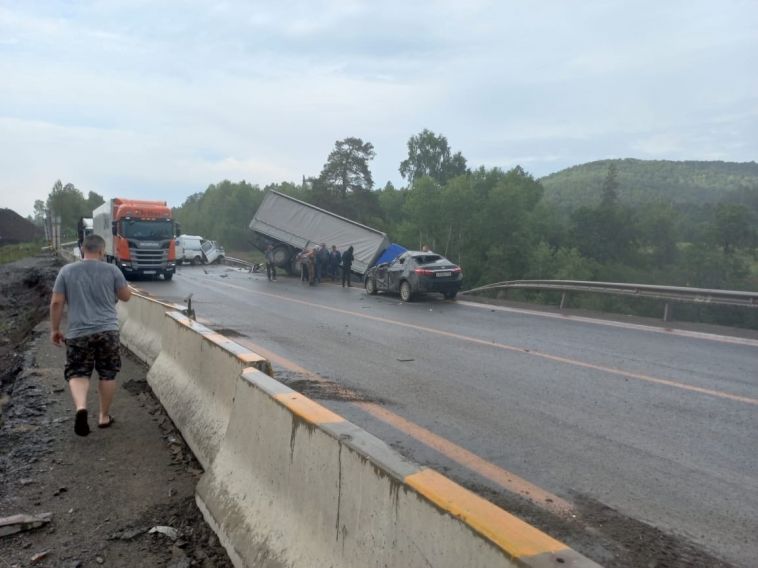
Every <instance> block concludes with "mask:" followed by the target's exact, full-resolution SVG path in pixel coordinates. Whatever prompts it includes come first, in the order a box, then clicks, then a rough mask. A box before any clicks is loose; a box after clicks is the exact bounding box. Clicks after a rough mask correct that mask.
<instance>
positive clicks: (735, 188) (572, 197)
mask: <svg viewBox="0 0 758 568" xmlns="http://www.w3.org/2000/svg"><path fill="white" fill-rule="evenodd" d="M612 163H614V164H616V168H617V181H618V183H619V187H618V196H619V200H620V201H621V202H622V203H624V204H626V205H639V204H644V203H650V202H655V201H661V200H662V201H666V202H673V203H692V204H704V203H717V202H724V201H726V202H732V203H739V204H742V205H747V206H749V207H751V208H753V209H758V163H756V162H744V163H738V162H673V161H668V160H634V159H624V160H600V161H597V162H589V163H587V164H581V165H579V166H573V167H571V168H567V169H565V170H561V171H559V172H556V173H554V174H550V175H549V176H546V177H544V178H542V179H541V180H540V182H541V183H542V185H543V186H544V188H545V195H544V199H545V200H546V201H547V202H549V203H553V204H555V205H558V206H560V207H565V208H568V209H576V208H578V207H582V206H589V207H593V206H595V205H597V204H598V203H599V201H600V195H601V187H602V185H603V181H604V180H605V178H606V176H607V175H608V168H609V166H610V165H611V164H612Z"/></svg>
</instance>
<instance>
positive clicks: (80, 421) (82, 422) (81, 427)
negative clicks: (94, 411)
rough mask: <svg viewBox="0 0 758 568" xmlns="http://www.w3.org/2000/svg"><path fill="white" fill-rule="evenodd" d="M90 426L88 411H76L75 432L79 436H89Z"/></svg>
mask: <svg viewBox="0 0 758 568" xmlns="http://www.w3.org/2000/svg"><path fill="white" fill-rule="evenodd" d="M89 431H90V430H89V424H88V423H87V411H86V410H85V409H82V410H77V411H76V419H75V420H74V432H75V433H76V435H77V436H87V435H89Z"/></svg>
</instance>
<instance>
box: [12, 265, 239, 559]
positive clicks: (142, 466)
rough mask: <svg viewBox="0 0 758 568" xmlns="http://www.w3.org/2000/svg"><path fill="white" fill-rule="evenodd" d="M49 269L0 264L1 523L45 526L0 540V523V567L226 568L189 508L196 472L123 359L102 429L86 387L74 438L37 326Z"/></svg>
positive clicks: (57, 360) (52, 268)
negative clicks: (83, 416) (85, 418)
mask: <svg viewBox="0 0 758 568" xmlns="http://www.w3.org/2000/svg"><path fill="white" fill-rule="evenodd" d="M58 268H59V263H58V261H57V260H56V259H55V258H52V257H35V258H33V259H25V260H23V261H19V262H16V263H12V264H9V265H5V266H2V267H0V283H2V284H0V322H2V325H3V330H2V334H1V337H2V340H1V341H2V342H1V343H0V376H2V383H1V384H0V519H3V518H7V517H10V516H12V515H18V514H25V515H36V516H39V515H44V516H45V517H46V518H47V519H49V520H47V521H46V522H43V523H42V526H39V527H36V528H33V529H29V530H22V531H20V532H17V533H15V534H10V535H5V536H3V534H4V533H7V532H9V531H8V529H7V527H6V528H3V526H2V524H3V523H2V520H0V550H2V553H1V554H0V560H2V563H0V568H7V567H19V568H20V567H26V566H32V565H34V566H43V567H45V566H48V567H52V566H56V567H58V566H60V567H68V568H74V567H85V566H100V565H104V566H111V567H124V568H134V567H135V566H169V567H171V568H187V567H190V566H200V567H203V568H210V567H227V566H231V563H230V562H229V560H228V557H227V556H226V553H225V551H224V550H223V548H222V547H221V546H220V545H219V543H218V539H217V538H216V536H215V535H214V534H213V532H212V531H211V530H210V528H209V527H208V526H207V525H206V524H205V522H204V520H203V518H202V515H201V514H200V512H199V510H198V509H197V507H196V506H195V501H194V489H195V485H196V483H197V480H198V477H199V476H200V475H201V473H202V471H201V468H200V466H199V464H198V463H197V462H196V461H195V459H194V457H193V455H192V453H191V452H190V451H189V449H188V448H187V446H186V445H185V444H184V441H183V440H182V437H181V435H180V434H179V432H178V431H177V430H176V429H175V428H174V426H173V424H172V422H171V420H170V419H169V418H168V416H166V414H165V413H164V411H163V408H162V407H161V405H160V403H159V402H158V401H157V400H156V399H155V397H154V396H153V395H152V392H151V391H150V388H149V386H148V385H147V382H146V381H145V373H146V369H145V367H144V366H143V365H141V363H139V362H138V361H136V360H135V359H133V358H132V357H131V356H130V355H129V354H128V353H126V352H124V353H122V357H123V369H122V372H121V374H120V375H119V379H118V380H119V384H120V386H121V388H119V390H118V392H117V394H116V399H115V401H114V405H113V409H112V415H113V417H114V418H115V422H114V424H113V426H112V427H110V428H108V429H102V430H101V429H98V428H95V427H94V423H93V414H94V415H96V410H97V402H96V389H95V388H94V387H95V386H96V385H95V383H96V381H93V388H91V389H90V398H89V404H90V425H91V426H92V427H93V432H92V433H91V434H90V435H89V436H87V437H86V438H82V437H79V436H76V435H74V432H73V409H72V406H71V401H70V396H69V393H68V391H67V389H66V385H65V382H64V381H63V363H64V359H65V352H64V350H63V349H61V348H57V347H55V346H53V345H52V344H51V343H50V341H49V338H48V337H49V322H48V321H47V319H46V315H47V309H48V303H49V297H50V289H51V287H52V284H53V281H54V278H55V275H56V274H57V271H58ZM15 526H20V525H18V524H16V525H15ZM156 527H158V528H156ZM151 530H153V532H150V531H151Z"/></svg>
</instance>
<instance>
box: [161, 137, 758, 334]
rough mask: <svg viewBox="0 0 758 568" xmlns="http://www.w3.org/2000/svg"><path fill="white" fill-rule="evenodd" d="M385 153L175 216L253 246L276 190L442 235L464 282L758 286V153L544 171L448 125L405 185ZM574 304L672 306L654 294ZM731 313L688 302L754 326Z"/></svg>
mask: <svg viewBox="0 0 758 568" xmlns="http://www.w3.org/2000/svg"><path fill="white" fill-rule="evenodd" d="M374 156H375V153H374V149H373V146H372V145H371V144H370V143H367V142H364V141H362V140H361V139H358V138H347V139H345V140H340V141H337V142H336V143H335V146H334V149H333V150H332V152H331V153H330V154H329V155H328V156H327V158H326V162H325V164H324V167H323V169H322V171H321V173H320V174H319V175H318V176H315V177H312V178H307V179H304V180H303V182H302V183H290V182H283V183H276V184H271V185H268V186H265V187H259V186H256V185H251V184H249V183H246V182H244V181H242V182H230V181H227V180H225V181H222V182H220V183H217V184H213V185H211V186H210V187H208V188H207V189H206V190H205V191H204V192H202V193H196V194H194V195H192V196H190V197H189V198H188V199H187V200H186V201H185V202H184V204H182V206H181V207H179V208H177V209H176V216H177V218H178V219H179V220H180V221H181V223H182V226H183V228H184V230H185V232H187V233H193V234H200V235H203V236H206V237H208V238H213V239H216V240H218V241H220V242H221V243H222V244H223V245H224V246H226V248H227V249H231V250H239V251H242V250H246V249H249V248H250V245H249V244H248V243H249V234H248V228H247V227H248V224H249V222H250V219H251V218H252V217H253V214H254V213H255V211H256V209H257V207H258V205H259V204H260V202H261V200H262V199H263V194H264V192H265V191H266V190H269V189H274V190H277V191H281V192H283V193H287V194H289V195H292V196H293V197H296V198H298V199H302V200H303V201H307V202H309V203H313V204H314V205H317V206H319V207H322V208H324V209H327V210H329V211H333V212H335V213H338V214H340V215H343V216H345V217H348V218H350V219H354V220H356V221H359V222H361V223H364V224H366V225H369V226H372V227H376V228H378V229H380V230H382V231H385V232H387V233H388V234H389V235H390V238H391V239H392V240H393V241H394V242H397V243H399V244H401V245H403V246H406V247H408V248H420V247H421V245H423V244H428V245H430V246H431V247H432V248H433V250H435V251H436V252H439V253H442V254H444V255H445V256H447V257H449V258H450V259H451V260H453V261H454V262H457V263H458V264H460V265H461V266H462V267H463V271H464V277H465V286H464V288H469V289H470V288H473V287H476V286H479V285H483V284H487V283H492V282H499V281H505V280H518V279H561V280H563V279H573V280H597V281H614V282H636V283H649V284H666V285H672V286H693V287H702V288H726V289H741V290H755V289H757V288H758V252H757V245H758V231H757V230H756V227H757V225H758V223H757V222H756V221H757V220H758V165H757V164H755V163H752V162H751V163H747V164H737V163H725V162H662V161H643V160H605V161H601V162H593V163H590V164H584V165H582V166H576V167H573V168H569V169H566V170H563V171H561V172H558V173H555V174H552V175H550V176H547V177H546V178H543V179H535V178H534V176H532V175H530V174H529V173H528V172H526V171H525V170H523V169H522V168H520V167H516V168H513V169H511V170H507V171H505V170H501V169H498V168H484V167H478V168H476V167H474V168H472V167H470V166H469V164H468V163H467V161H466V159H465V158H464V157H463V156H462V155H461V153H460V152H455V153H454V152H453V151H452V150H451V148H450V146H449V144H448V141H447V139H446V138H445V137H444V136H442V135H439V134H435V133H433V132H430V131H428V130H424V131H423V132H421V133H419V134H418V135H416V136H413V137H412V138H411V139H410V140H409V141H408V157H407V159H405V160H403V162H402V163H401V164H399V170H400V173H401V175H402V176H403V179H404V180H405V182H406V185H405V186H404V187H397V188H396V187H393V186H392V184H389V183H388V184H387V185H385V186H384V187H383V188H375V187H374V183H373V179H372V176H371V170H370V162H371V160H372V159H373V158H374ZM535 296H536V297H535ZM530 299H536V300H548V301H551V300H554V298H551V297H550V296H549V295H546V296H541V295H539V294H531V296H530ZM573 302H574V304H575V305H580V306H582V307H591V308H601V309H620V310H632V311H635V312H638V313H648V312H649V313H650V314H653V315H656V316H659V315H660V309H659V307H658V306H655V305H653V303H652V302H650V303H648V304H646V303H645V302H643V301H637V302H636V303H634V304H633V305H630V300H628V299H622V298H618V297H585V298H575V299H574V300H573ZM632 302H634V301H632ZM695 311H697V312H698V313H691V314H690V313H687V312H695ZM725 311H727V312H728V310H723V309H718V308H717V309H708V308H707V307H694V306H677V313H678V315H679V316H688V317H697V318H699V319H705V320H710V321H715V320H723V319H724V318H725V317H726V318H727V319H728V320H729V322H730V323H738V324H739V323H742V324H748V325H754V324H755V319H756V318H755V316H753V315H751V314H747V313H746V312H747V310H742V311H738V310H735V311H734V312H733V313H731V312H730V313H728V314H727V315H726V316H725V315H724V312H725Z"/></svg>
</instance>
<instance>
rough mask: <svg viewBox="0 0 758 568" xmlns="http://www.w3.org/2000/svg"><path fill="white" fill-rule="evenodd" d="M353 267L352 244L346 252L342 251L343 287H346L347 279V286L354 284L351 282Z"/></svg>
mask: <svg viewBox="0 0 758 568" xmlns="http://www.w3.org/2000/svg"><path fill="white" fill-rule="evenodd" d="M352 268H353V247H352V245H351V246H350V248H348V249H347V250H346V251H345V252H343V253H342V287H343V288H344V287H345V282H346V281H347V286H348V288H350V287H351V286H352V284H351V283H350V270H351V269H352Z"/></svg>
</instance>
